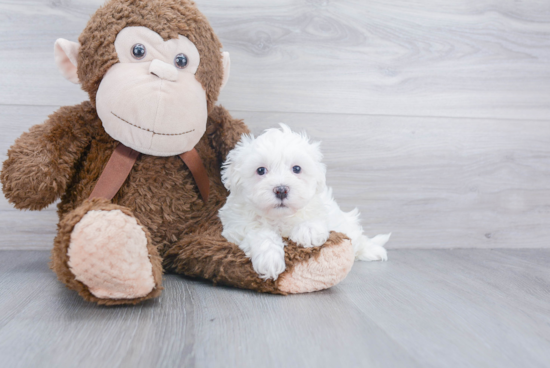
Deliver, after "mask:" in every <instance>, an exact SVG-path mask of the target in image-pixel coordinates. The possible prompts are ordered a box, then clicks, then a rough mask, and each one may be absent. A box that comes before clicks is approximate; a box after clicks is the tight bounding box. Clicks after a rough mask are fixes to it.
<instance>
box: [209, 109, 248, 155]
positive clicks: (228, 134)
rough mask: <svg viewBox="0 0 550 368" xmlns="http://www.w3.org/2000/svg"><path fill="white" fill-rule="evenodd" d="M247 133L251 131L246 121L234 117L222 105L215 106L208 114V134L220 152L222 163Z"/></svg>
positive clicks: (213, 145)
mask: <svg viewBox="0 0 550 368" xmlns="http://www.w3.org/2000/svg"><path fill="white" fill-rule="evenodd" d="M245 133H246V134H248V133H250V130H248V127H247V126H246V125H245V124H244V122H243V121H242V120H239V119H233V117H231V115H230V114H229V112H228V111H227V110H226V109H225V108H223V107H222V106H216V107H214V109H213V110H212V112H211V113H210V115H209V116H208V124H207V125H206V134H207V135H208V137H209V140H210V144H211V145H212V147H213V148H214V149H215V150H216V152H217V153H218V160H219V161H220V163H222V162H224V161H225V158H226V157H227V154H228V153H229V151H231V150H232V149H233V148H235V145H236V144H237V142H239V141H240V140H241V136H242V135H243V134H245Z"/></svg>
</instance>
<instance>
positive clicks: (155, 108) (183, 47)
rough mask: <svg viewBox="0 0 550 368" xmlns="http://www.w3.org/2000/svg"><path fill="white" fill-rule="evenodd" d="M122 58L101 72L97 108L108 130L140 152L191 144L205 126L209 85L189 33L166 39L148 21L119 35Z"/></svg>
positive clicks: (175, 150)
mask: <svg viewBox="0 0 550 368" xmlns="http://www.w3.org/2000/svg"><path fill="white" fill-rule="evenodd" d="M115 49H116V52H117V54H118V59H119V63H117V64H115V65H113V66H112V67H111V68H110V69H109V71H108V72H107V73H106V74H105V76H104V77H103V80H102V81H101V84H100V86H99V90H98V92H97V100H96V101H97V102H96V107H97V113H98V116H99V118H100V119H101V121H102V123H103V127H104V129H105V131H106V132H107V133H108V134H109V135H110V136H111V137H113V138H114V139H116V140H118V141H120V142H122V143H123V144H125V145H126V146H128V147H131V148H133V149H135V150H136V151H139V152H141V153H145V154H149V155H155V156H173V155H177V154H180V153H183V152H186V151H189V150H191V149H192V148H193V147H194V146H195V145H196V144H197V143H198V141H199V140H200V138H201V137H202V135H203V134H204V132H205V129H206V121H207V118H208V111H207V104H206V91H205V90H204V88H203V86H202V85H201V83H200V82H199V81H198V80H197V79H196V78H195V73H196V72H197V69H198V67H199V64H200V54H199V51H198V50H197V48H196V47H195V45H194V44H193V43H192V42H191V41H190V40H189V39H188V38H186V37H184V36H181V35H180V36H179V37H178V38H177V39H172V40H168V41H164V40H163V39H162V37H161V36H160V35H159V34H157V33H155V32H154V31H152V30H150V29H148V28H146V27H128V28H124V29H123V30H122V31H121V32H120V33H119V34H118V35H117V37H116V41H115Z"/></svg>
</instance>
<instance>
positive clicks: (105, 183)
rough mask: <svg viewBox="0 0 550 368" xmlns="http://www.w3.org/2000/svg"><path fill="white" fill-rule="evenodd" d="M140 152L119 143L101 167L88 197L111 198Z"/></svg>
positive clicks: (124, 179) (128, 173) (122, 182)
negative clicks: (101, 169)
mask: <svg viewBox="0 0 550 368" xmlns="http://www.w3.org/2000/svg"><path fill="white" fill-rule="evenodd" d="M139 155H140V153H139V152H137V151H134V150H133V149H131V148H130V147H126V146H125V145H123V144H122V143H119V144H118V146H117V148H115V150H114V152H113V154H112V155H111V158H110V159H109V161H108V162H107V166H105V169H103V172H102V173H101V176H100V177H99V180H98V181H97V183H96V185H95V187H94V190H93V191H92V194H90V198H89V199H94V198H107V199H109V200H111V199H113V198H114V197H115V195H116V194H117V193H118V191H119V189H120V188H121V187H122V184H124V182H125V181H126V178H127V177H128V175H130V171H132V167H134V164H135V163H136V160H137V158H138V157H139Z"/></svg>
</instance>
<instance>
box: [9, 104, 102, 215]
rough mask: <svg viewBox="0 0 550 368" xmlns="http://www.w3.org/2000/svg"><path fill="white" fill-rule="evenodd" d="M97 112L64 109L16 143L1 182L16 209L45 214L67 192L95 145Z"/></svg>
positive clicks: (82, 107)
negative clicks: (83, 158)
mask: <svg viewBox="0 0 550 368" xmlns="http://www.w3.org/2000/svg"><path fill="white" fill-rule="evenodd" d="M94 111H95V110H94V109H93V108H92V107H91V104H90V103H89V102H85V103H83V104H82V105H77V106H71V107H62V108H61V109H59V110H58V111H56V112H55V113H54V114H52V115H50V116H49V118H48V120H46V122H45V123H43V124H39V125H35V126H33V127H32V128H31V129H30V130H29V131H28V132H26V133H23V134H22V135H21V137H19V138H18V139H17V140H16V141H15V144H14V145H13V146H12V147H11V148H10V149H9V151H8V159H7V160H6V161H5V162H4V165H3V168H2V173H1V174H0V180H1V181H2V190H3V191H4V195H5V196H6V198H7V199H8V200H9V201H10V202H11V203H13V204H14V205H15V207H16V208H18V209H29V210H41V209H43V208H45V207H47V206H48V205H49V204H51V203H53V202H54V201H55V200H56V199H57V198H59V197H60V196H61V195H62V194H63V193H64V192H65V190H66V188H67V184H68V182H69V180H70V179H71V176H72V174H73V171H74V167H75V163H76V162H77V160H79V159H80V157H81V155H82V153H83V151H84V149H85V148H86V147H87V146H88V144H89V143H90V141H91V134H90V126H91V125H93V120H97V118H95V119H94V115H95V113H94Z"/></svg>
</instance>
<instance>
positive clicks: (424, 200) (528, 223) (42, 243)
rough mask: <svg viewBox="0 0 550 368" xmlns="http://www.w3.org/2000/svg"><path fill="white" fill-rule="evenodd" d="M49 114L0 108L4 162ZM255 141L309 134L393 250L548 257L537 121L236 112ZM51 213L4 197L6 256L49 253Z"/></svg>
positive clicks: (548, 176) (350, 198) (343, 198)
mask: <svg viewBox="0 0 550 368" xmlns="http://www.w3.org/2000/svg"><path fill="white" fill-rule="evenodd" d="M54 110H55V108H53V107H28V106H0V126H6V127H7V128H6V129H5V133H4V134H3V135H1V136H0V153H1V154H0V159H1V160H4V159H5V153H6V152H7V149H8V147H9V146H10V145H11V144H12V143H13V141H14V140H15V139H16V138H17V137H18V136H19V135H21V133H22V132H23V131H25V130H27V129H28V128H29V127H30V126H31V125H33V124H37V123H40V122H41V121H43V120H44V119H45V118H46V116H47V115H48V114H50V113H51V112H53V111H54ZM232 114H233V115H234V116H235V117H236V118H241V119H244V120H245V122H246V123H247V124H248V125H249V126H250V127H251V129H252V131H253V132H254V133H256V134H258V133H261V132H262V130H263V129H265V128H269V127H276V126H278V123H279V122H284V123H287V124H288V125H290V126H291V127H292V128H294V129H295V130H298V131H299V130H302V129H305V130H306V131H307V132H308V133H309V134H310V136H311V137H312V139H314V140H321V141H322V142H323V144H322V149H323V152H324V154H325V162H326V163H327V165H328V184H329V185H331V186H332V187H333V189H334V194H335V198H336V200H337V201H338V203H339V204H340V205H341V206H342V208H343V209H344V210H351V209H353V208H354V207H358V208H359V209H360V210H361V212H362V214H363V216H362V222H363V226H364V229H365V231H366V233H367V234H368V235H370V236H372V235H375V234H378V233H387V232H393V236H392V239H391V241H390V242H389V243H388V247H389V248H550V241H549V239H550V226H548V224H549V223H550V187H549V186H548V183H549V182H550V145H549V144H548V142H549V141H550V129H549V128H548V123H546V122H541V121H512V120H483V119H451V118H447V119H444V118H405V117H389V116H378V117H377V116H366V115H341V114H338V115H331V114H298V113H261V112H242V111H233V112H232ZM56 221H57V216H56V214H55V211H54V207H53V206H51V207H50V208H49V209H48V210H47V211H45V212H41V213H36V212H19V211H16V210H13V209H12V206H11V205H10V204H8V203H7V201H6V200H5V199H4V198H0V232H1V233H2V234H3V236H2V237H0V248H3V249H21V248H24V249H29V248H31V249H49V248H50V247H51V244H52V241H51V240H52V239H53V236H54V233H55V223H56Z"/></svg>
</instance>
